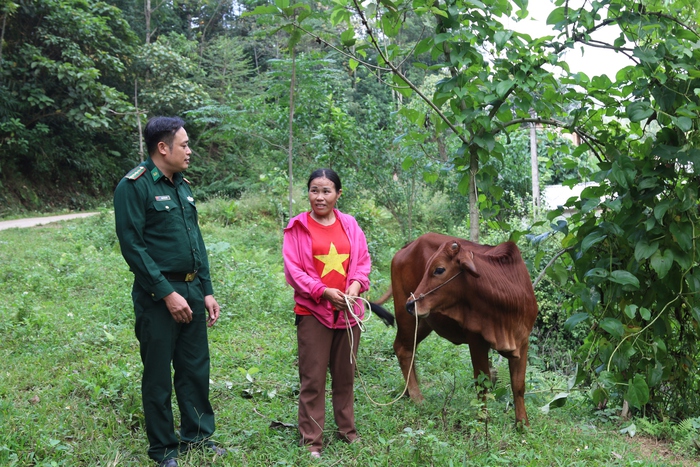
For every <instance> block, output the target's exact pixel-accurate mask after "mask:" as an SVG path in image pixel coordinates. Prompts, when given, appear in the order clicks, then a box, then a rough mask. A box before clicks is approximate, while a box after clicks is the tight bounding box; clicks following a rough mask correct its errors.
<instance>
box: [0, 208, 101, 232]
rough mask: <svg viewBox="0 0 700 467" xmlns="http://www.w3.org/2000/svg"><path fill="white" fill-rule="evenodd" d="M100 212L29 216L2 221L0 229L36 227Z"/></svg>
mask: <svg viewBox="0 0 700 467" xmlns="http://www.w3.org/2000/svg"><path fill="white" fill-rule="evenodd" d="M95 214H99V212H78V213H75V214H64V215H62V216H48V217H28V218H26V219H13V220H11V221H0V230H5V229H13V228H24V227H34V226H35V225H44V224H48V223H50V222H58V221H65V220H69V219H77V218H80V217H89V216H94V215H95Z"/></svg>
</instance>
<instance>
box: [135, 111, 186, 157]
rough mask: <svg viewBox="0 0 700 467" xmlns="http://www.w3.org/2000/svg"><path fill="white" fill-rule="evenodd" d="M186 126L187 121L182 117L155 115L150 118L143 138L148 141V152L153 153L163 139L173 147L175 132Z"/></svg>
mask: <svg viewBox="0 0 700 467" xmlns="http://www.w3.org/2000/svg"><path fill="white" fill-rule="evenodd" d="M184 126H185V121H184V120H183V119H181V118H180V117H153V118H152V119H150V120H149V121H148V123H146V128H144V130H143V139H144V141H145V142H146V150H147V151H148V154H153V152H154V151H155V150H156V148H157V147H158V143H160V142H161V141H162V142H164V143H165V144H167V145H168V147H169V148H170V149H172V148H173V140H174V139H175V133H177V132H178V131H180V128H183V127H184Z"/></svg>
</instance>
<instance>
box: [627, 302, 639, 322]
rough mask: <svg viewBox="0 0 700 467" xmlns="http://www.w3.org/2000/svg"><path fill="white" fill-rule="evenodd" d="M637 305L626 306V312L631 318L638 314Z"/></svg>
mask: <svg viewBox="0 0 700 467" xmlns="http://www.w3.org/2000/svg"><path fill="white" fill-rule="evenodd" d="M637 308H638V307H637V305H627V306H626V307H625V314H626V315H627V317H628V318H629V319H634V317H635V316H636V315H637Z"/></svg>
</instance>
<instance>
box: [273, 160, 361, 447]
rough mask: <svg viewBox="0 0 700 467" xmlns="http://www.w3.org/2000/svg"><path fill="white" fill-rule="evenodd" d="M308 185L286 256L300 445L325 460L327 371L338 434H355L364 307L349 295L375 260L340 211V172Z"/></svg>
mask: <svg viewBox="0 0 700 467" xmlns="http://www.w3.org/2000/svg"><path fill="white" fill-rule="evenodd" d="M307 188H308V193H309V203H310V204H311V211H309V212H303V213H301V214H299V215H298V216H296V217H294V218H292V219H291V220H290V221H289V225H287V228H286V229H284V246H283V251H282V253H283V256H284V273H285V276H286V278H287V282H288V283H289V284H290V285H291V286H292V287H293V288H294V301H295V307H294V312H295V313H296V326H297V343H298V352H299V379H300V383H301V388H300V390H299V433H300V435H301V444H302V445H305V446H306V447H307V449H308V450H309V452H310V453H311V455H312V456H313V457H321V449H322V448H323V428H324V418H325V417H324V414H325V402H326V401H325V390H326V369H328V368H330V374H331V380H332V402H333V415H334V418H335V422H336V425H337V427H338V436H339V437H340V438H341V439H342V440H344V441H346V442H348V443H352V442H353V441H355V440H356V439H357V430H356V428H355V414H354V408H353V400H354V392H353V386H354V380H355V356H356V355H357V347H358V345H359V341H360V329H359V326H358V324H357V319H360V320H361V319H362V318H363V317H364V307H363V306H362V304H361V302H360V301H359V300H358V301H357V304H356V305H354V306H352V305H351V308H353V309H352V310H349V309H348V305H347V303H348V302H347V301H346V296H350V297H356V296H359V295H360V294H361V293H362V292H364V291H366V290H367V289H368V288H369V272H370V267H371V261H370V257H369V252H368V250H367V240H366V239H365V234H364V233H363V232H362V229H360V227H359V225H358V224H357V221H356V220H355V218H354V217H352V216H350V215H348V214H343V213H342V212H340V211H338V210H337V209H335V204H336V202H337V201H338V198H340V195H341V193H342V188H341V183H340V178H339V177H338V174H337V173H335V172H334V171H333V170H330V169H318V170H316V171H314V172H313V173H312V174H311V176H310V177H309V181H308V183H307Z"/></svg>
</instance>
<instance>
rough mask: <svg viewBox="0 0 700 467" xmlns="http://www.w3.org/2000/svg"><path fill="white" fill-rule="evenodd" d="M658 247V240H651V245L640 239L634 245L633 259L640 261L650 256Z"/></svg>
mask: <svg viewBox="0 0 700 467" xmlns="http://www.w3.org/2000/svg"><path fill="white" fill-rule="evenodd" d="M658 249H659V242H651V245H650V244H649V243H647V241H646V240H640V241H639V242H637V244H636V245H635V246H634V259H636V260H637V261H642V260H643V259H647V258H650V257H651V255H653V254H654V253H656V251H657V250H658Z"/></svg>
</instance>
